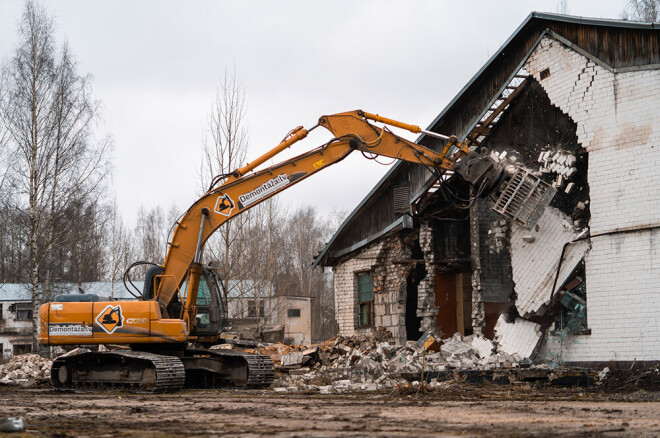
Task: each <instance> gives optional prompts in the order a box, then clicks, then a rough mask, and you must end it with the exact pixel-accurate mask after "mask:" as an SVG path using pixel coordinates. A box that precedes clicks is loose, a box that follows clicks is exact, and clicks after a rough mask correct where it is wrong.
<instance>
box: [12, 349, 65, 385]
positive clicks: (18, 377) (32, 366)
mask: <svg viewBox="0 0 660 438" xmlns="http://www.w3.org/2000/svg"><path fill="white" fill-rule="evenodd" d="M51 365H52V361H50V360H49V359H46V358H44V357H41V356H39V355H38V354H23V355H19V356H14V357H13V358H12V359H11V360H10V361H9V362H7V363H5V364H2V365H0V384H6V385H10V384H16V385H29V384H31V383H34V382H35V381H38V380H46V379H50V366H51Z"/></svg>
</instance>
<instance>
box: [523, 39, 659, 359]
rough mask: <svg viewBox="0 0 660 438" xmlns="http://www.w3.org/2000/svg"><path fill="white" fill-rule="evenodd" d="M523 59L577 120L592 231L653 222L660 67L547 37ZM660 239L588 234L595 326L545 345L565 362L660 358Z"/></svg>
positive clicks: (590, 309)
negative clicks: (609, 59)
mask: <svg viewBox="0 0 660 438" xmlns="http://www.w3.org/2000/svg"><path fill="white" fill-rule="evenodd" d="M525 68H526V69H527V70H528V71H529V72H530V73H531V74H532V75H533V76H534V78H535V79H536V80H537V81H539V83H540V84H541V85H542V86H543V88H544V89H545V91H546V92H547V94H548V96H549V98H550V100H551V102H552V103H553V104H554V105H556V106H557V107H559V108H560V109H561V110H562V111H563V112H565V113H566V114H568V115H569V116H570V117H571V118H572V119H573V120H574V121H575V122H576V123H577V135H578V140H579V142H580V144H581V145H582V146H583V147H584V148H586V150H587V151H588V152H589V175H588V181H589V188H590V197H591V221H590V224H589V225H590V230H591V235H592V236H595V235H598V234H602V233H608V232H613V231H621V230H630V229H632V228H650V227H655V226H658V225H659V222H660V171H658V169H659V168H660V142H659V141H658V140H660V70H657V69H656V70H640V71H628V72H615V71H612V70H611V69H608V68H605V67H604V66H602V65H600V64H599V63H597V62H594V61H593V60H590V59H588V58H587V57H585V56H583V55H581V54H579V53H578V52H576V51H574V50H572V49H570V48H568V47H567V46H565V45H564V44H563V43H561V42H560V41H558V40H556V39H554V38H552V37H549V36H546V37H544V38H543V39H542V41H541V42H540V44H539V46H538V47H537V48H536V49H535V51H534V52H533V54H532V55H531V57H530V58H529V59H528V61H527V63H526V65H525ZM546 69H549V73H550V75H549V76H547V77H545V78H544V79H543V80H541V72H543V71H545V70H546ZM546 73H547V71H546ZM544 76H545V74H544ZM659 238H660V232H659V231H657V230H656V231H650V230H648V229H647V230H641V231H637V232H634V233H624V234H614V235H606V236H601V237H594V238H593V239H592V242H591V245H592V248H591V250H590V252H589V253H588V255H587V257H586V260H585V262H586V276H587V278H586V284H587V316H588V323H589V328H590V329H591V333H592V334H591V335H584V336H572V337H570V339H568V340H566V339H564V340H560V339H558V338H557V337H553V336H550V338H549V342H548V346H547V351H548V352H549V353H550V354H556V355H557V356H558V357H559V358H560V359H561V360H563V361H566V362H574V361H575V362H582V361H595V362H599V361H610V360H617V361H632V360H635V359H636V360H637V361H641V360H660V334H659V332H658V325H659V323H658V318H660V316H659V315H660V259H659V258H658V248H659V247H660V245H659V240H658V239H659Z"/></svg>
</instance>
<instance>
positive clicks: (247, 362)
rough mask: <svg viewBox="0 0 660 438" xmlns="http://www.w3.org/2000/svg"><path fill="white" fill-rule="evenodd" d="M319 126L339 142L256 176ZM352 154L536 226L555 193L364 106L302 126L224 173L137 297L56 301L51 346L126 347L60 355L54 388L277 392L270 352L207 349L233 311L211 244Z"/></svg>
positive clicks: (49, 309)
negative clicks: (237, 220) (428, 141)
mask: <svg viewBox="0 0 660 438" xmlns="http://www.w3.org/2000/svg"><path fill="white" fill-rule="evenodd" d="M319 126H321V127H324V128H326V129H327V130H328V131H330V132H331V133H332V135H333V138H332V140H330V141H329V142H327V143H326V144H324V145H322V146H320V147H317V148H315V149H312V150H310V151H309V152H306V153H303V154H301V155H298V156H296V157H294V158H291V159H288V160H285V161H283V162H281V163H279V164H275V165H272V166H269V167H267V168H264V169H262V170H256V169H257V168H258V167H259V166H261V165H262V164H264V163H265V162H267V161H268V160H270V159H272V158H273V157H274V156H276V155H277V154H279V153H280V152H282V151H284V150H285V149H287V148H289V147H290V146H292V145H293V144H294V143H296V142H298V141H299V140H302V139H303V138H305V137H306V136H307V135H308V133H309V132H310V131H312V130H313V129H315V128H317V127H319ZM388 126H395V127H398V128H401V129H405V130H408V131H411V132H413V133H421V132H423V133H424V134H426V135H429V136H433V137H438V138H440V139H441V140H443V141H444V147H443V148H442V150H441V151H438V152H436V151H434V150H431V149H429V148H426V147H423V146H420V145H418V144H415V143H413V142H410V141H408V140H406V139H404V138H402V137H399V136H398V135H395V134H394V133H393V132H392V131H391V130H390V129H388ZM353 151H360V152H362V153H364V154H371V155H381V156H386V157H391V158H395V159H399V160H404V161H407V162H411V163H418V164H420V165H423V166H425V167H426V168H428V169H429V170H430V171H431V172H432V173H433V174H434V175H435V176H436V177H437V178H439V179H445V178H447V176H448V175H447V172H454V173H456V174H458V175H459V176H460V177H462V178H463V179H464V180H466V181H467V182H469V183H470V185H471V186H472V187H473V193H475V195H480V196H485V195H488V194H493V193H495V194H499V200H498V201H501V202H500V205H502V206H503V208H502V209H501V210H502V211H501V212H502V213H504V214H507V215H508V216H509V217H510V218H515V220H517V221H518V222H520V223H523V224H527V225H529V221H533V220H535V218H536V217H538V215H539V212H540V211H541V210H542V209H543V207H544V205H547V203H548V202H549V201H550V199H551V198H552V194H553V191H552V189H551V188H550V187H549V186H548V185H547V184H545V183H543V182H542V181H541V180H540V179H538V178H536V177H534V176H533V175H532V174H530V173H529V172H527V171H525V170H524V169H522V168H521V166H512V164H511V162H509V161H507V160H502V161H499V162H498V161H497V160H496V159H494V158H493V157H492V156H488V155H482V154H478V153H476V152H474V151H470V149H469V148H468V147H466V146H465V145H463V144H462V143H460V142H459V141H457V139H456V138H455V137H447V136H444V135H440V134H437V133H434V132H429V131H425V130H422V129H420V128H419V127H418V126H415V125H408V124H405V123H401V122H397V121H395V120H391V119H387V118H384V117H380V116H378V115H375V114H370V113H366V112H363V111H359V110H358V111H350V112H345V113H339V114H333V115H326V116H322V117H321V118H319V121H318V124H317V125H316V126H314V127H313V128H311V129H309V130H307V129H304V128H303V127H302V126H300V127H297V128H295V129H293V130H292V131H291V132H290V133H289V134H288V135H287V137H286V138H285V139H284V140H283V141H282V142H281V143H280V144H279V145H278V146H276V147H275V148H273V149H272V150H270V151H269V152H267V153H266V154H264V155H262V156H261V157H259V158H257V159H256V160H254V161H253V162H251V163H249V164H247V165H245V166H244V167H241V168H240V169H237V170H235V171H234V172H232V173H231V174H228V175H220V176H218V177H216V178H215V179H214V181H213V183H212V184H211V188H210V190H209V191H208V192H207V193H205V194H204V195H203V196H202V197H201V198H199V199H198V200H197V201H196V202H195V203H194V204H193V205H192V206H191V207H190V208H189V209H188V210H187V212H186V213H185V214H184V215H182V217H181V218H180V219H179V220H178V221H177V223H176V227H175V229H174V233H173V235H172V239H171V241H170V242H169V243H168V251H167V256H166V258H165V262H164V263H163V265H162V266H153V267H152V268H151V269H150V270H149V271H148V272H147V275H146V278H145V282H144V287H143V291H142V294H141V296H139V299H138V300H137V301H100V300H99V298H98V297H96V296H95V295H80V294H72V295H64V296H58V297H56V300H55V301H54V302H51V303H47V304H44V305H43V306H42V307H41V308H40V311H39V320H40V331H39V342H40V343H41V344H42V345H51V346H54V345H114V346H123V348H119V349H115V350H112V351H109V350H106V351H86V352H83V353H78V354H72V355H67V356H64V357H60V358H57V359H56V360H55V361H54V362H53V366H52V369H51V381H52V384H53V386H54V387H55V388H56V389H76V388H88V387H91V388H98V387H110V388H112V387H121V388H128V389H133V390H136V391H141V392H165V391H176V390H178V389H180V388H182V387H184V385H185V386H186V387H207V388H208V387H216V386H225V385H234V386H239V387H248V388H259V387H267V386H269V385H270V383H271V382H272V380H273V378H274V373H273V363H272V361H271V359H270V358H269V357H268V356H265V355H259V354H247V353H241V352H237V351H234V350H227V349H211V348H209V347H211V346H213V345H215V344H219V343H222V342H223V340H222V339H221V336H220V335H221V333H222V330H223V322H224V315H225V314H226V313H225V309H224V306H223V300H222V296H221V293H220V291H219V288H218V282H217V279H216V276H215V275H214V273H212V272H211V271H209V270H208V269H207V268H206V267H204V266H203V265H202V255H203V248H204V243H205V242H206V240H207V239H208V238H209V236H211V235H212V234H213V233H214V232H215V231H216V230H217V229H218V228H219V227H220V226H221V225H222V224H224V223H225V222H227V221H228V220H230V219H231V218H233V217H234V216H237V215H239V214H241V213H242V212H244V211H245V210H247V209H249V208H251V207H253V206H255V205H257V204H259V203H260V202H263V201H264V200H266V199H268V198H270V197H271V196H274V195H275V194H277V193H279V192H281V191H283V190H285V189H287V188H289V187H291V186H292V185H294V184H296V183H298V182H300V181H302V180H304V179H306V178H308V177H310V176H311V175H313V174H315V173H316V172H319V171H321V170H323V169H325V168H326V167H328V166H330V165H332V164H334V163H337V162H339V161H341V160H342V159H344V158H345V157H346V156H348V155H349V154H350V153H351V152H353ZM521 169H522V171H521ZM521 174H522V176H520V175H521ZM515 175H519V176H518V177H516V176H515ZM516 178H517V179H516ZM192 345H195V346H197V348H193V347H191V346H192Z"/></svg>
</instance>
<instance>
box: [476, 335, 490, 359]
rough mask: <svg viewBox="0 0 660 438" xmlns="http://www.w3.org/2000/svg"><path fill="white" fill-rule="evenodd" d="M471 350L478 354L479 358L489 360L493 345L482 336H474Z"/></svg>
mask: <svg viewBox="0 0 660 438" xmlns="http://www.w3.org/2000/svg"><path fill="white" fill-rule="evenodd" d="M471 345H472V348H474V349H475V350H477V351H478V352H479V356H480V357H481V358H482V359H487V358H489V357H490V356H491V355H492V354H493V351H494V350H495V344H493V341H491V340H490V339H488V338H485V337H484V336H482V335H478V336H474V337H473V338H472V344H471Z"/></svg>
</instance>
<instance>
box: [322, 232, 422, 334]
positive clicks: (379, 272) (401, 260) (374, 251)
mask: <svg viewBox="0 0 660 438" xmlns="http://www.w3.org/2000/svg"><path fill="white" fill-rule="evenodd" d="M416 239H417V237H416V236H415V235H414V233H412V232H400V233H398V234H396V235H394V236H391V237H388V238H386V239H383V240H382V241H380V242H377V243H372V244H371V245H368V246H367V247H365V248H364V249H362V250H361V251H360V252H359V253H357V254H356V255H353V256H352V257H351V258H349V259H346V260H345V261H343V262H341V263H338V264H337V265H336V266H335V267H334V287H335V309H336V310H335V313H336V318H337V323H338V325H339V334H341V335H344V336H349V335H356V334H361V333H365V332H370V331H373V330H375V329H378V328H379V327H383V328H385V329H387V330H390V331H391V332H392V335H393V338H394V340H395V341H396V342H399V343H403V342H405V341H406V321H405V315H406V309H405V305H406V295H407V290H406V279H407V277H408V274H409V273H410V271H411V269H412V267H413V265H412V264H411V263H407V262H406V260H408V259H410V258H411V255H412V247H413V243H414V241H415V240H416ZM366 271H371V272H372V274H373V286H374V309H373V310H374V326H373V327H358V320H357V317H358V297H357V283H356V281H357V280H356V276H357V274H358V273H360V272H366Z"/></svg>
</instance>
